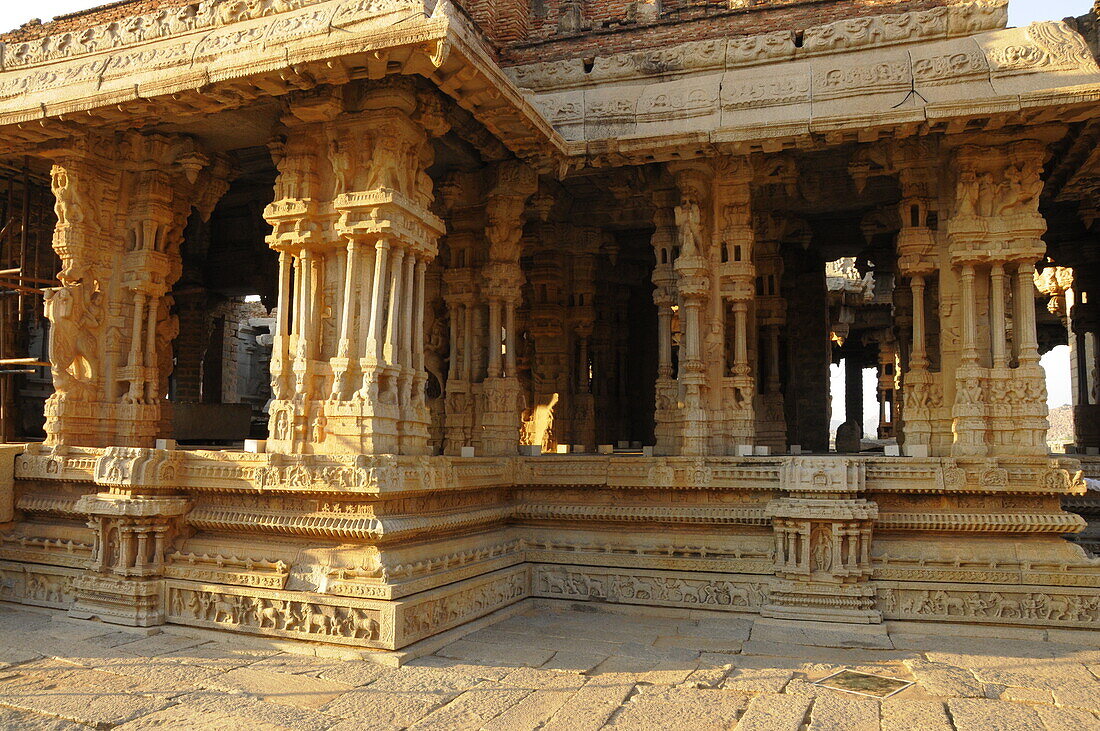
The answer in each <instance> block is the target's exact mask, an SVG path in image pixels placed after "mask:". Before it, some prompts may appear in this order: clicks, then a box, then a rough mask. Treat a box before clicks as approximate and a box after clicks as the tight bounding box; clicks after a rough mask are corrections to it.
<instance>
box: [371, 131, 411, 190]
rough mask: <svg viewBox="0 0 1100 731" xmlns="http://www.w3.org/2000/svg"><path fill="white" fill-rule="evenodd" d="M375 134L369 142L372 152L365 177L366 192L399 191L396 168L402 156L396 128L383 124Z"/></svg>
mask: <svg viewBox="0 0 1100 731" xmlns="http://www.w3.org/2000/svg"><path fill="white" fill-rule="evenodd" d="M375 133H376V134H375V137H373V138H372V140H371V142H372V143H373V150H372V152H371V156H370V158H369V159H370V161H371V164H370V166H369V168H370V172H369V174H368V176H367V186H366V187H367V190H377V189H379V188H389V189H391V190H398V191H400V190H402V188H401V174H400V171H399V170H398V167H399V166H400V163H401V162H402V160H401V158H402V157H403V155H402V153H401V147H402V145H401V142H400V139H401V138H400V135H399V134H398V131H397V128H396V127H394V126H393V125H392V124H390V123H383V124H382V125H380V126H379V128H378V129H376V130H375Z"/></svg>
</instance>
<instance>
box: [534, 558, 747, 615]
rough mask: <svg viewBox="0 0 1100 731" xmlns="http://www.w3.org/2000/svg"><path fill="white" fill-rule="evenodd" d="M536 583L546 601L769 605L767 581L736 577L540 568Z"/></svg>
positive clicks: (537, 591) (737, 608) (732, 606)
mask: <svg viewBox="0 0 1100 731" xmlns="http://www.w3.org/2000/svg"><path fill="white" fill-rule="evenodd" d="M532 582H533V593H534V595H535V596H538V597H543V598H546V599H581V600H596V601H606V602H612V603H616V604H645V605H651V606H663V607H693V608H702V609H721V610H725V611H744V612H752V611H759V609H760V607H761V606H763V605H764V604H766V603H767V601H768V581H767V580H761V578H760V577H759V576H738V575H736V574H698V573H687V572H678V571H670V572H661V571H631V570H625V569H614V568H601V567H589V566H548V565H536V566H535V567H534V575H533V578H532Z"/></svg>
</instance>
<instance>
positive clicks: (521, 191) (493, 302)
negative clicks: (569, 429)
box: [478, 162, 538, 455]
mask: <svg viewBox="0 0 1100 731" xmlns="http://www.w3.org/2000/svg"><path fill="white" fill-rule="evenodd" d="M491 175H492V187H491V189H490V192H489V196H488V203H487V205H486V219H487V221H488V225H487V226H486V229H485V234H486V238H487V239H488V242H489V261H488V263H487V264H486V265H485V266H484V267H483V268H482V279H483V282H484V287H483V289H484V294H485V297H486V299H487V300H488V327H487V330H486V332H485V342H486V346H487V351H488V353H487V371H486V377H485V380H484V382H483V385H482V389H483V394H484V404H485V409H484V411H483V412H482V413H481V414H480V427H481V428H480V429H479V430H478V431H479V433H480V435H481V448H482V451H483V453H484V454H487V455H509V454H515V453H516V448H517V445H518V444H519V441H520V412H521V411H522V409H523V406H522V403H521V402H522V393H521V389H520V384H519V378H518V377H517V373H516V372H515V346H514V344H515V342H516V335H515V333H514V332H513V331H514V329H515V319H516V318H515V310H516V306H517V304H518V303H519V301H520V298H521V288H522V287H523V281H524V280H523V271H522V270H521V269H520V240H521V239H522V237H523V212H524V207H525V205H526V203H527V199H528V198H529V197H530V196H531V195H532V194H533V193H534V192H535V190H536V188H537V186H538V179H537V177H536V175H535V172H534V170H532V169H531V168H529V167H527V166H526V165H524V164H523V163H519V162H505V163H499V164H498V165H497V166H496V167H495V168H494V169H493V171H492V173H491ZM509 343H511V344H512V347H508V344H509ZM506 366H507V367H506Z"/></svg>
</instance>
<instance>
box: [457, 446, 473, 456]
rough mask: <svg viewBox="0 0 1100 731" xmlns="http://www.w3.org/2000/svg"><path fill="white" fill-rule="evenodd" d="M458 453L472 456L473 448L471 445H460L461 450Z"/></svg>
mask: <svg viewBox="0 0 1100 731" xmlns="http://www.w3.org/2000/svg"><path fill="white" fill-rule="evenodd" d="M460 454H461V456H463V457H473V456H474V448H473V447H462V451H461V453H460Z"/></svg>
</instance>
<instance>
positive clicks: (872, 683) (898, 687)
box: [812, 670, 913, 698]
mask: <svg viewBox="0 0 1100 731" xmlns="http://www.w3.org/2000/svg"><path fill="white" fill-rule="evenodd" d="M912 684H913V681H911V680H898V679H897V678H887V677H883V676H881V675H871V674H869V673H859V672H856V671H855V670H838V671H837V672H835V673H833V674H832V675H829V676H827V677H824V678H822V679H821V680H815V681H814V682H813V683H812V685H820V686H822V687H825V688H832V689H834V690H842V691H844V692H845V693H857V694H859V695H869V696H872V697H874V698H889V697H890V696H892V695H894V693H899V692H901V691H903V690H905V689H906V688H908V687H909V686H910V685H912Z"/></svg>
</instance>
